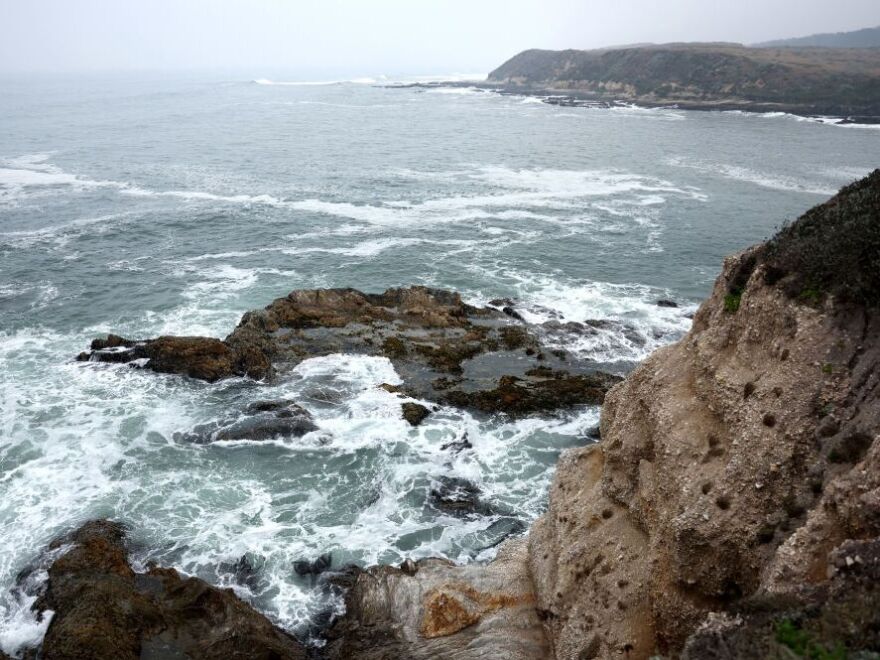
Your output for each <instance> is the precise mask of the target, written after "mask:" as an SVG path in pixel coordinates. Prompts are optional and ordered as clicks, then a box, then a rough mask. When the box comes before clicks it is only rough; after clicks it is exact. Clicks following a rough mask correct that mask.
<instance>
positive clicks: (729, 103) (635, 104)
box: [377, 80, 880, 126]
mask: <svg viewBox="0 0 880 660" xmlns="http://www.w3.org/2000/svg"><path fill="white" fill-rule="evenodd" d="M377 86H378V87H382V88H383V89H444V88H457V89H469V88H473V89H478V90H480V91H483V92H487V93H494V94H498V95H500V96H522V97H526V98H536V99H540V100H541V102H542V103H546V104H548V105H556V106H560V107H570V108H590V109H600V110H607V109H612V108H624V107H629V108H643V109H667V110H693V111H697V112H745V113H749V114H756V115H761V114H768V113H784V114H788V115H792V116H795V117H803V118H805V119H811V120H814V121H816V122H817V123H823V124H828V125H833V126H877V125H880V114H877V115H853V114H847V113H843V112H827V113H822V112H816V111H815V110H812V109H811V108H807V107H804V106H803V105H795V104H791V105H789V104H779V103H756V102H751V101H745V100H719V101H702V102H701V101H688V100H682V99H664V100H662V101H649V100H645V99H641V98H638V99H632V100H631V99H621V98H617V97H609V96H607V95H601V94H595V93H592V92H586V91H581V90H576V89H556V88H548V87H519V86H510V85H504V84H503V83H500V82H493V81H488V80H487V81H482V82H481V81H462V80H451V81H446V82H440V81H436V82H435V81H431V82H414V83H397V84H387V85H377Z"/></svg>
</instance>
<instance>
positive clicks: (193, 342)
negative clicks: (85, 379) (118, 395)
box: [77, 335, 272, 382]
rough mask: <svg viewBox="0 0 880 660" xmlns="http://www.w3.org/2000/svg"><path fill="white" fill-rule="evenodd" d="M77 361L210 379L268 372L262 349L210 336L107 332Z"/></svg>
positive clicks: (270, 371)
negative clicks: (141, 337) (138, 336)
mask: <svg viewBox="0 0 880 660" xmlns="http://www.w3.org/2000/svg"><path fill="white" fill-rule="evenodd" d="M77 359H78V360H80V361H89V362H109V363H114V364H122V363H135V364H137V365H138V366H142V367H143V368H145V369H150V370H152V371H157V372H159V373H167V374H180V375H184V376H189V377H190V378H198V379H200V380H207V381H209V382H213V381H216V380H220V379H222V378H230V377H232V376H249V377H251V378H256V379H262V378H266V377H268V376H269V375H271V373H272V365H271V363H270V362H269V358H268V357H267V356H266V354H265V352H263V351H262V350H259V349H255V348H253V347H246V346H244V347H240V348H239V349H238V350H237V349H235V348H233V347H231V346H230V345H229V344H228V343H226V342H224V341H220V340H219V339H214V338H213V337H158V338H156V339H148V340H145V341H133V340H130V339H123V338H122V337H118V336H117V335H108V336H107V338H106V339H96V340H94V341H93V342H92V348H91V351H90V352H89V353H81V354H80V355H78V356H77Z"/></svg>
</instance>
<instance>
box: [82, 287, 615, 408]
mask: <svg viewBox="0 0 880 660" xmlns="http://www.w3.org/2000/svg"><path fill="white" fill-rule="evenodd" d="M333 353H357V354H366V355H379V356H384V357H387V358H388V359H390V360H391V361H392V362H393V363H394V366H395V368H396V369H397V371H398V373H399V374H400V375H401V377H402V378H403V379H404V381H405V384H404V386H403V387H402V388H401V391H402V392H403V393H406V394H407V395H410V396H412V397H413V398H418V399H429V400H446V401H448V402H450V403H452V404H453V405H462V406H465V407H472V408H475V409H477V410H482V411H485V412H507V413H512V414H530V413H533V412H540V411H546V410H553V409H556V408H559V407H562V406H569V405H573V404H595V403H597V402H598V401H600V400H601V396H602V394H603V393H604V390H603V391H602V392H600V391H599V390H600V389H602V388H603V387H607V384H608V383H609V382H611V381H610V380H609V378H610V377H607V378H605V377H600V375H599V374H593V371H594V370H593V369H591V368H590V365H588V364H587V365H580V364H573V363H572V362H571V361H570V360H567V357H568V356H567V355H565V354H564V353H561V354H560V353H559V352H558V351H557V352H550V351H544V350H543V348H542V345H541V343H540V342H539V340H538V339H537V338H536V336H535V335H534V334H533V333H532V332H531V331H529V329H528V328H527V327H526V326H525V325H523V324H522V323H520V322H518V321H517V320H515V319H512V318H511V317H510V316H509V315H508V314H506V313H505V312H503V311H499V310H497V309H492V308H489V307H485V308H477V307H473V306H470V305H467V304H465V303H463V302H462V300H461V297H460V296H459V295H458V294H456V293H453V292H449V291H442V290H439V289H429V288H426V287H410V288H406V289H388V290H387V291H385V292H384V293H382V294H367V293H361V292H360V291H356V290H354V289H317V290H303V291H293V292H291V293H290V294H289V295H288V296H286V297H284V298H279V299H277V300H275V301H274V302H272V303H271V304H270V305H268V306H267V307H266V308H265V309H262V310H256V311H252V312H248V313H247V314H245V315H244V316H243V317H242V319H241V322H240V323H239V324H238V326H237V327H236V328H235V330H234V331H233V332H232V334H230V335H229V336H228V337H227V338H226V339H225V340H223V341H221V340H219V339H211V338H204V337H159V338H158V339H150V340H144V341H131V340H128V339H123V338H122V337H118V336H116V335H110V336H108V337H107V339H103V340H95V342H93V343H92V350H91V352H89V353H83V354H82V355H80V356H79V358H78V359H82V360H93V361H103V362H133V363H135V364H137V365H140V366H144V367H145V368H148V369H153V370H154V371H161V372H166V373H179V374H186V375H189V376H192V377H194V378H202V379H205V380H212V381H213V380H217V379H220V378H226V377H229V376H245V375H247V376H251V377H253V378H269V377H271V376H272V375H273V373H275V369H276V368H277V369H290V368H292V367H293V366H295V365H296V364H298V363H299V362H301V361H302V360H305V359H307V358H310V357H317V356H323V355H329V354H333ZM541 366H547V367H551V368H552V369H553V370H554V371H553V372H551V373H548V374H547V375H542V376H541V377H539V378H536V377H535V376H534V374H530V373H529V372H534V371H535V370H536V369H537V368H539V367H541ZM520 381H521V382H520ZM514 383H519V385H516V386H515V387H514V386H513V385H514ZM480 394H483V395H482V396H480Z"/></svg>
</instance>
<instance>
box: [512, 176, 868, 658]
mask: <svg viewBox="0 0 880 660" xmlns="http://www.w3.org/2000/svg"><path fill="white" fill-rule="evenodd" d="M601 435H602V441H601V443H599V444H596V445H592V446H587V447H584V448H581V449H577V450H574V451H571V452H569V453H568V454H566V455H564V456H563V458H562V459H561V461H560V462H559V466H558V470H557V474H556V477H555V480H554V483H553V485H552V488H551V491H550V505H549V510H548V511H547V513H546V514H545V515H544V516H543V517H542V518H541V519H540V520H539V521H538V522H537V523H536V524H535V526H534V527H533V528H532V530H531V533H530V536H529V565H530V569H531V575H532V577H533V580H534V585H535V589H536V595H537V607H538V609H539V611H540V612H541V616H542V619H543V620H544V621H545V625H546V629H547V632H548V638H549V639H550V640H551V643H552V645H553V647H554V652H555V657H556V658H557V659H559V660H563V659H565V660H568V659H572V658H593V657H597V658H607V657H620V654H625V657H628V658H648V657H650V656H652V655H655V654H657V653H660V654H663V655H668V656H673V657H678V656H682V657H688V658H764V657H774V658H775V657H792V655H791V652H795V653H796V654H799V655H802V656H807V657H845V654H846V652H847V651H849V652H854V651H874V652H876V651H878V650H880V632H878V631H880V608H878V606H880V590H878V587H877V585H878V582H877V577H878V575H880V170H878V171H875V172H874V173H873V174H871V175H870V176H869V177H867V178H866V179H864V180H862V181H860V182H858V183H855V184H853V185H851V186H849V187H847V188H844V189H843V190H842V191H841V192H840V193H839V194H838V195H837V196H836V197H834V198H833V199H831V200H830V201H829V202H827V203H825V204H823V205H821V206H818V207H816V208H814V209H813V210H811V211H809V212H808V213H807V214H805V215H804V216H803V217H801V218H800V219H799V220H797V221H796V222H794V223H793V224H791V225H789V226H788V227H786V228H784V229H783V230H782V231H781V232H780V233H779V234H778V235H777V236H776V237H775V238H774V239H772V240H771V241H770V242H768V243H766V244H763V245H759V246H757V247H754V248H751V249H749V250H746V251H745V252H743V253H742V254H739V255H737V256H733V257H730V258H728V259H727V260H726V262H725V264H724V268H723V272H722V274H721V276H720V277H719V278H718V280H717V281H716V283H715V287H714V290H713V292H712V295H711V297H710V298H709V299H708V300H706V301H705V302H704V303H703V305H702V306H701V307H700V310H699V311H698V313H697V314H696V316H695V318H694V323H693V328H692V330H691V331H690V333H689V334H688V335H687V336H686V337H685V338H684V339H682V340H681V341H680V342H678V343H677V344H674V345H672V346H669V347H666V348H664V349H661V350H659V351H657V352H655V353H654V354H653V355H652V356H651V357H649V358H648V359H647V360H646V361H645V362H643V363H642V364H641V365H640V366H639V367H638V368H637V369H636V370H635V371H634V372H633V373H632V374H630V375H629V377H628V378H627V379H626V380H625V381H624V382H623V383H621V384H619V385H618V386H616V387H615V388H613V389H612V390H611V391H610V392H609V393H608V395H607V397H606V400H605V404H604V407H603V410H602V420H601ZM820 652H827V653H829V654H830V653H834V652H836V653H838V655H833V656H832V655H821V653H820ZM795 657H797V655H796V656H795ZM865 657H876V656H873V655H868V656H865Z"/></svg>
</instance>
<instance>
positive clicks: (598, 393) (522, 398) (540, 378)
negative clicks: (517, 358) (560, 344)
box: [443, 369, 621, 416]
mask: <svg viewBox="0 0 880 660" xmlns="http://www.w3.org/2000/svg"><path fill="white" fill-rule="evenodd" d="M620 380H621V378H620V377H619V376H614V375H613V374H607V373H603V372H595V373H594V374H589V375H584V374H579V375H574V376H573V375H571V374H569V373H567V372H565V371H553V370H543V369H535V370H532V371H530V372H528V373H527V374H526V377H525V378H517V377H514V376H503V377H502V378H501V379H499V381H498V384H497V387H495V388H494V389H491V390H481V391H477V392H463V391H461V390H455V391H452V392H447V393H446V394H445V395H444V397H443V401H445V402H446V403H450V404H452V405H456V406H461V407H465V408H475V409H477V410H480V411H483V412H487V413H494V412H505V413H508V414H510V415H514V416H517V415H528V414H533V413H538V412H546V411H549V410H555V409H557V408H560V407H564V406H574V405H583V404H588V405H599V404H601V403H602V401H604V400H605V393H606V392H607V391H608V390H609V389H610V388H611V387H613V386H614V385H615V384H616V383H618V382H620Z"/></svg>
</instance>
